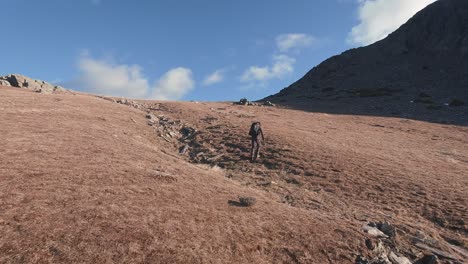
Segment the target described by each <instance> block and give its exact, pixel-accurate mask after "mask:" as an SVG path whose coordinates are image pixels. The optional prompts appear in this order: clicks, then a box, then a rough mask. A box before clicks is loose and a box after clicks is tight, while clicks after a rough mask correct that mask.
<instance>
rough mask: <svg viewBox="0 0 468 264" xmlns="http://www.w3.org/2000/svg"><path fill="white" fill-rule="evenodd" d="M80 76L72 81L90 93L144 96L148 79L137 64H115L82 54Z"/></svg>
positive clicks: (79, 65)
mask: <svg viewBox="0 0 468 264" xmlns="http://www.w3.org/2000/svg"><path fill="white" fill-rule="evenodd" d="M78 68H79V70H80V76H79V77H78V79H76V80H75V81H74V82H73V83H74V86H78V87H80V88H82V89H85V90H87V91H89V92H92V93H98V94H104V95H112V96H124V97H132V98H144V97H145V96H146V94H147V92H148V90H149V84H148V80H147V79H146V78H145V77H144V76H143V74H142V69H141V67H140V66H138V65H125V64H122V65H116V64H113V63H111V62H109V61H106V60H98V59H93V58H91V57H90V56H89V55H86V54H85V55H82V56H81V57H80V59H79V62H78Z"/></svg>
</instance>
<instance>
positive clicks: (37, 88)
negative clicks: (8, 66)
mask: <svg viewBox="0 0 468 264" xmlns="http://www.w3.org/2000/svg"><path fill="white" fill-rule="evenodd" d="M0 85H3V86H10V87H16V88H24V89H29V90H32V91H34V92H37V93H53V92H55V91H66V89H65V88H63V87H61V86H57V85H53V84H50V83H48V82H45V81H40V80H35V79H32V78H29V77H26V76H23V75H20V74H10V75H6V76H0Z"/></svg>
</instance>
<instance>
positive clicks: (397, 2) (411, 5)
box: [347, 0, 436, 45]
mask: <svg viewBox="0 0 468 264" xmlns="http://www.w3.org/2000/svg"><path fill="white" fill-rule="evenodd" d="M435 1H436V0H359V10H358V13H359V21H360V22H359V24H358V25H356V26H355V27H353V28H352V30H351V32H350V33H349V34H348V38H347V42H348V43H349V44H351V45H369V44H372V43H374V42H376V41H378V40H381V39H383V38H385V37H387V36H388V34H390V33H392V32H393V31H395V30H396V29H398V28H399V27H400V26H401V25H403V24H404V23H406V21H408V20H409V19H410V18H411V17H412V16H413V15H414V14H416V13H417V12H418V11H420V10H421V9H423V8H425V7H426V6H428V5H429V4H431V3H433V2H435Z"/></svg>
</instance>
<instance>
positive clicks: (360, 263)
mask: <svg viewBox="0 0 468 264" xmlns="http://www.w3.org/2000/svg"><path fill="white" fill-rule="evenodd" d="M354 264H369V260H367V259H366V258H365V257H363V256H361V255H358V256H357V257H356V260H355V261H354Z"/></svg>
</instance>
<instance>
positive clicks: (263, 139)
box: [260, 128, 265, 141]
mask: <svg viewBox="0 0 468 264" xmlns="http://www.w3.org/2000/svg"><path fill="white" fill-rule="evenodd" d="M260 134H261V135H262V141H265V137H264V136H263V130H262V129H261V128H260Z"/></svg>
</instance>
